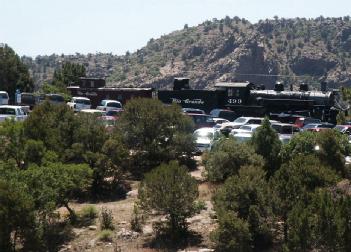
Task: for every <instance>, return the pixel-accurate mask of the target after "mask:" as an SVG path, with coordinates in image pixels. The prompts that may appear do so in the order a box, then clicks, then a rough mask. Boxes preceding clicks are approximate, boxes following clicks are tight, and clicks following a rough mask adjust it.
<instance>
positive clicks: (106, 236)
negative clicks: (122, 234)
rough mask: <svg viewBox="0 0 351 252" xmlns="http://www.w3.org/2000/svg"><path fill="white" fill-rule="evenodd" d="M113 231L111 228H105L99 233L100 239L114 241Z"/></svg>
mask: <svg viewBox="0 0 351 252" xmlns="http://www.w3.org/2000/svg"><path fill="white" fill-rule="evenodd" d="M112 236H113V232H112V231H111V230H109V229H104V230H102V231H101V232H100V234H99V240H100V241H103V242H112Z"/></svg>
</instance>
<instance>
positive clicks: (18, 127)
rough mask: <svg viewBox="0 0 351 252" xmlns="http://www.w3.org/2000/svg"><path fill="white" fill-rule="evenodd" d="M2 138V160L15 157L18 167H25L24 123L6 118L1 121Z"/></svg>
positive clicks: (0, 154)
mask: <svg viewBox="0 0 351 252" xmlns="http://www.w3.org/2000/svg"><path fill="white" fill-rule="evenodd" d="M0 138H1V143H0V158H1V159H2V160H9V159H13V160H15V161H16V163H17V167H19V168H20V167H23V162H24V158H25V150H24V145H25V142H26V137H25V134H24V127H23V123H22V122H16V121H14V120H6V121H5V122H3V123H1V125H0Z"/></svg>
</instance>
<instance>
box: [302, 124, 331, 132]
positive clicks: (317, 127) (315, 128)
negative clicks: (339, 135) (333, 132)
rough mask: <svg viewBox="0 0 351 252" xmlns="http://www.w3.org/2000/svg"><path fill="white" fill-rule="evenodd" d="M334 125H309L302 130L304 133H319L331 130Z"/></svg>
mask: <svg viewBox="0 0 351 252" xmlns="http://www.w3.org/2000/svg"><path fill="white" fill-rule="evenodd" d="M334 127H335V125H334V124H332V123H309V124H307V125H305V126H304V127H303V128H302V129H303V130H304V131H305V130H306V131H313V132H319V131H322V130H325V129H332V128H334Z"/></svg>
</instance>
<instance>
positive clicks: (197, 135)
mask: <svg viewBox="0 0 351 252" xmlns="http://www.w3.org/2000/svg"><path fill="white" fill-rule="evenodd" d="M194 137H195V138H210V139H212V138H213V132H208V131H196V132H195V133H194Z"/></svg>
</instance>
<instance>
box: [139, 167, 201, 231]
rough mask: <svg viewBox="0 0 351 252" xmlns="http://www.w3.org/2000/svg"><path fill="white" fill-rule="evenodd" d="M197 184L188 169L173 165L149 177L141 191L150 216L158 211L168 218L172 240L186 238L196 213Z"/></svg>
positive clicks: (150, 173) (144, 207) (140, 202)
mask: <svg viewBox="0 0 351 252" xmlns="http://www.w3.org/2000/svg"><path fill="white" fill-rule="evenodd" d="M197 196H198V189H197V183H196V181H195V179H194V178H192V177H191V176H190V175H189V174H188V173H187V170H186V169H185V167H182V166H179V165H178V163H177V162H175V161H172V162H170V163H169V164H161V165H160V166H159V167H157V168H155V169H153V170H152V171H151V172H149V173H147V174H146V175H145V179H144V180H143V181H142V183H141V184H140V187H139V195H138V198H139V205H140V207H141V208H142V209H144V210H145V211H146V212H147V211H150V210H156V211H157V212H158V213H159V214H161V215H166V218H167V220H168V227H169V232H170V234H171V235H172V237H177V236H178V235H179V234H184V232H185V231H186V230H187V222H186V219H187V218H188V217H191V216H192V215H193V214H194V213H195V210H196V208H195V204H194V201H195V200H196V198H197Z"/></svg>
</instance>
